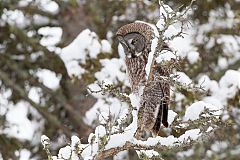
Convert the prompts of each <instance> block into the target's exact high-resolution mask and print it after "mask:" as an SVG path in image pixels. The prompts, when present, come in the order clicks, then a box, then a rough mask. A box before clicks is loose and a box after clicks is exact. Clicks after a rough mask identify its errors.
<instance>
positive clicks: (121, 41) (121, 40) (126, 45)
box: [117, 35, 129, 48]
mask: <svg viewBox="0 0 240 160" xmlns="http://www.w3.org/2000/svg"><path fill="white" fill-rule="evenodd" d="M117 39H118V41H119V42H120V43H121V44H122V45H123V46H124V47H126V48H129V46H128V44H127V42H126V41H125V40H124V39H123V37H122V36H119V35H118V36H117Z"/></svg>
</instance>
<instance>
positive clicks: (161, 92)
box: [116, 22, 170, 135]
mask: <svg viewBox="0 0 240 160" xmlns="http://www.w3.org/2000/svg"><path fill="white" fill-rule="evenodd" d="M116 35H117V39H118V40H119V42H120V44H121V45H122V47H123V49H124V53H125V55H126V57H125V62H126V65H127V73H128V76H129V80H130V84H131V90H132V92H133V93H134V94H138V95H139V94H140V93H139V88H140V87H141V86H144V90H143V93H142V95H140V96H141V101H140V108H139V111H138V128H139V129H140V130H142V131H144V130H147V131H151V132H152V133H153V134H154V135H157V134H158V133H159V131H160V126H161V124H163V125H164V126H165V127H168V122H167V119H168V105H169V94H170V86H169V83H167V82H165V81H163V80H162V79H161V76H164V77H169V74H170V73H169V72H170V71H169V69H168V67H166V66H165V67H164V66H162V65H161V64H160V65H159V64H156V62H153V63H155V64H156V65H152V66H154V67H153V68H151V70H152V77H149V78H148V80H146V71H145V67H146V64H147V62H148V55H149V52H150V51H151V43H152V39H153V38H154V31H153V29H152V27H151V26H150V25H148V24H145V23H140V22H135V23H130V24H127V25H124V26H122V27H121V28H120V29H119V30H118V31H117V33H116ZM163 49H168V47H167V45H165V44H164V45H163V46H162V50H163Z"/></svg>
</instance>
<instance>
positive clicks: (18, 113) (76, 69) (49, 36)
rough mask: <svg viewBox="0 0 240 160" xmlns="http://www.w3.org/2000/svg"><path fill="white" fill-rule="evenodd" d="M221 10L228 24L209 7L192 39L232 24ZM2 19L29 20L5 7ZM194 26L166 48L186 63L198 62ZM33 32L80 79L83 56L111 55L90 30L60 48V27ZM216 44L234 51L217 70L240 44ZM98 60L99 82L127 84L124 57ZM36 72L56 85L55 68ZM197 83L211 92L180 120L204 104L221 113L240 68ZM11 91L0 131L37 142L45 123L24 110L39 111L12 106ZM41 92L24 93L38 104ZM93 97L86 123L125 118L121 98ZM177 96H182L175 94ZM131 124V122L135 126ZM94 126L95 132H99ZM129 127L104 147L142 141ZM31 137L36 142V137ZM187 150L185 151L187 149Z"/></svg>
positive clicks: (45, 1)
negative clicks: (4, 125)
mask: <svg viewBox="0 0 240 160" xmlns="http://www.w3.org/2000/svg"><path fill="white" fill-rule="evenodd" d="M19 3H20V4H21V5H22V6H24V5H26V4H27V3H28V0H21V1H20V2H19ZM38 3H39V5H40V6H41V7H43V8H44V9H45V10H47V11H50V12H52V13H55V14H56V13H57V12H58V6H57V4H56V3H55V2H52V1H50V0H41V1H40V0H39V1H38ZM225 9H226V10H227V11H228V12H227V13H228V22H225V23H222V21H223V20H221V19H220V18H218V17H219V15H218V14H219V13H220V12H221V11H212V12H211V14H210V17H209V23H207V24H205V25H202V26H198V28H200V32H202V34H199V35H198V36H197V37H196V40H197V41H198V42H199V43H201V42H202V39H203V38H204V36H203V34H204V33H205V32H206V31H208V30H210V29H211V28H213V27H221V28H231V27H232V25H233V24H234V23H235V21H236V20H235V19H234V16H233V15H234V13H233V12H232V11H231V10H230V8H229V6H228V5H226V6H225ZM36 18H37V19H38V20H39V19H40V20H41V21H42V23H44V22H46V19H43V18H42V17H36ZM41 21H40V23H41ZM1 23H9V24H12V25H14V24H15V25H18V26H19V27H25V26H26V25H28V23H29V22H28V20H26V19H25V17H24V15H23V14H22V13H21V12H20V11H18V10H15V11H7V10H4V14H3V16H2V17H1ZM161 24H162V22H159V23H158V27H160V28H161ZM195 27H196V26H194V25H193V26H192V28H188V30H187V31H186V32H187V33H188V34H187V35H184V38H176V39H174V40H173V41H170V42H169V45H170V47H171V48H173V49H174V50H175V51H177V54H178V55H179V56H181V57H186V58H187V59H188V61H189V63H191V64H194V63H196V62H198V61H199V60H200V56H199V53H198V51H197V49H196V48H195V47H194V46H192V42H193V36H194V34H195V30H194V28H195ZM178 30H179V25H178V24H175V25H173V26H171V27H170V28H169V30H167V32H166V34H165V36H166V37H168V36H171V34H173V33H177V32H176V31H178ZM38 32H39V34H41V35H43V38H42V39H41V41H40V43H41V44H42V45H44V46H47V47H49V49H51V50H54V49H57V50H58V54H59V55H60V57H61V58H62V60H63V61H64V63H65V65H66V68H67V71H68V73H69V75H70V76H72V75H76V76H78V77H81V74H82V73H84V69H83V68H81V67H80V66H79V63H85V61H86V57H87V55H89V56H90V58H96V57H97V55H98V54H99V53H101V52H106V53H111V44H110V42H109V41H107V40H99V38H98V36H97V35H96V34H95V33H94V32H92V31H90V30H89V29H86V30H84V31H82V32H81V33H79V35H78V36H76V39H75V40H73V42H72V43H71V44H69V45H68V46H66V47H65V48H62V49H59V48H56V47H55V45H56V44H57V43H59V42H60V40H61V35H62V29H61V28H59V27H44V28H40V29H39V31H38ZM237 40H238V41H240V37H237ZM210 42H211V41H210ZM210 42H209V44H206V45H207V46H208V47H211V45H212V44H211V43H210ZM218 43H223V44H224V46H225V47H224V50H223V52H226V53H228V52H231V53H235V54H234V56H232V58H230V59H226V58H224V57H220V58H219V61H218V64H219V68H227V66H228V65H229V64H232V63H234V62H235V61H236V60H238V59H239V58H240V46H239V45H238V44H237V43H236V39H234V38H233V37H232V36H227V35H221V36H220V37H218ZM86 51H87V52H86ZM119 52H120V53H121V54H123V53H122V52H121V47H119ZM170 56H172V55H169V54H166V55H161V56H160V57H159V62H160V61H161V60H162V59H164V58H168V57H170ZM121 57H122V56H121ZM100 62H101V64H102V65H103V68H102V69H101V70H100V71H99V72H97V73H96V74H95V75H94V76H95V77H96V79H97V80H98V81H105V82H106V83H107V84H117V82H118V81H121V82H123V84H125V85H126V86H129V82H128V79H127V76H126V74H125V72H124V70H125V69H126V68H125V64H124V60H123V59H122V58H120V59H118V58H113V59H102V60H101V61H100ZM178 75H179V76H180V78H179V81H181V82H182V83H186V84H190V83H191V82H192V80H191V79H190V78H189V77H188V76H187V74H186V73H182V72H179V73H178ZM36 76H37V77H39V78H40V80H41V81H42V82H43V84H44V85H46V86H48V87H49V88H52V89H56V88H58V86H59V81H60V79H61V76H59V75H56V74H55V73H54V72H52V71H49V70H39V71H38V72H37V74H36ZM198 84H199V85H200V84H201V85H202V86H203V87H204V88H205V89H206V90H209V91H210V93H211V95H210V96H208V97H204V98H203V99H202V101H199V102H195V103H193V104H192V105H190V106H187V109H186V113H185V116H184V119H185V120H189V119H191V120H194V119H198V118H199V115H200V113H201V112H202V111H203V110H204V108H209V109H210V110H211V109H212V110H215V109H218V110H220V111H219V112H217V113H216V114H217V115H219V114H221V113H222V109H223V108H224V105H226V104H227V100H228V99H229V98H231V97H233V96H234V95H235V94H236V92H237V91H239V89H240V72H239V70H228V71H227V72H226V73H225V74H224V76H223V77H222V78H221V79H220V81H214V80H211V79H210V78H209V77H208V76H207V75H204V74H203V75H201V76H200V77H199V79H198ZM89 87H90V88H92V89H94V88H95V89H96V88H97V86H96V83H94V84H91V85H89ZM10 94H11V92H10V91H5V92H2V93H0V115H4V114H7V122H8V124H9V128H7V129H5V130H0V133H6V134H7V135H9V136H11V137H16V138H18V139H20V140H23V141H24V140H28V141H31V140H32V139H35V140H36V138H39V136H36V135H35V131H38V130H41V126H42V125H43V123H44V122H43V121H41V122H35V121H30V120H29V119H28V118H27V113H28V112H29V111H31V112H32V113H34V114H35V116H40V115H38V114H37V113H36V111H33V110H32V109H30V108H32V107H31V106H29V104H27V103H26V102H19V103H17V104H16V105H13V104H11V103H10V102H8V100H7V97H8V96H9V95H10ZM40 95H41V91H40V90H39V89H37V88H32V89H31V92H30V94H29V98H31V99H32V100H33V101H35V102H39V101H40V100H39V99H40ZM94 96H95V97H97V98H98V101H97V103H96V104H95V105H94V106H93V108H92V109H90V110H89V111H88V112H87V113H86V117H85V121H86V122H88V124H91V123H92V122H93V121H94V120H95V117H98V116H96V115H99V116H101V115H103V116H104V115H106V113H108V112H111V114H112V115H114V116H115V118H116V119H115V120H117V117H122V118H123V119H124V117H125V115H126V114H127V108H128V106H127V104H126V103H124V102H120V100H118V99H116V98H108V99H107V100H106V97H104V96H102V95H94ZM177 96H178V97H181V98H185V97H183V96H182V95H181V94H180V93H179V95H177ZM196 108H198V109H196ZM190 113H191V114H190ZM175 116H176V113H175V112H174V111H172V110H171V111H170V112H169V122H172V121H173V120H174V117H175ZM105 118H106V116H105ZM120 119H121V118H120ZM103 123H104V122H103ZM132 125H133V126H134V124H132ZM97 129H99V133H100V134H104V132H105V131H104V128H102V127H101V126H99V127H98V128H97ZM97 129H96V131H95V132H98V130H97ZM116 129H117V128H116ZM132 131H133V130H130V131H129V132H126V133H125V135H124V136H123V135H115V136H112V137H111V138H112V139H110V142H112V143H109V145H108V146H107V147H108V148H111V147H114V146H119V145H121V144H123V143H124V142H125V141H127V140H130V141H132V142H135V143H142V142H136V140H135V139H133V138H132ZM129 135H131V136H129ZM199 135H200V134H199V131H198V130H197V129H195V130H190V131H189V132H186V133H185V134H184V135H183V136H182V137H180V138H175V137H172V136H169V137H167V138H161V137H158V138H157V139H154V140H158V141H159V142H161V143H167V144H168V145H172V144H173V143H174V142H176V141H179V140H183V139H184V138H186V137H188V136H190V137H192V138H193V139H194V138H197V137H198V136H199ZM119 139H121V141H119ZM117 140H118V142H119V143H113V142H116V141H117ZM152 140H153V139H149V140H148V141H147V142H144V143H147V144H151V143H153V141H152ZM36 141H40V139H39V140H36ZM75 141H76V139H75V140H72V143H73V142H74V143H75ZM94 147H96V146H94ZM213 147H214V146H213ZM215 147H216V145H215ZM70 148H71V147H70ZM70 148H69V147H67V148H64V149H62V150H60V151H59V157H61V156H62V157H64V156H68V154H69V152H71V149H70ZM95 149H96V150H95V151H97V148H95ZM88 152H89V150H86V152H85V154H86V156H87V155H88V154H89V153H88ZM18 154H21V155H22V157H24V158H26V157H28V156H29V152H28V151H27V150H21V151H20V152H19V153H18ZM148 154H154V153H153V152H152V151H149V152H148ZM184 154H187V153H184ZM188 154H190V152H189V153H188ZM0 159H1V158H0ZM26 159H27V158H26Z"/></svg>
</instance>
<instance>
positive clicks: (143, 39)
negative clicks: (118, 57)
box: [116, 22, 154, 58]
mask: <svg viewBox="0 0 240 160" xmlns="http://www.w3.org/2000/svg"><path fill="white" fill-rule="evenodd" d="M116 36H117V39H118V40H119V42H120V43H121V45H122V46H123V49H124V52H125V54H126V57H127V58H137V57H139V56H141V55H142V53H143V52H145V50H146V48H147V47H149V46H150V45H151V40H152V38H153V37H154V32H153V29H152V27H151V26H149V25H148V24H145V23H141V22H134V23H130V24H126V25H124V26H122V27H121V28H120V29H119V30H118V31H117V33H116Z"/></svg>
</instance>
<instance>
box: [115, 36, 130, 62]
mask: <svg viewBox="0 0 240 160" xmlns="http://www.w3.org/2000/svg"><path fill="white" fill-rule="evenodd" d="M117 39H118V41H119V42H120V43H121V45H122V46H123V48H124V49H126V50H127V52H126V54H127V57H128V58H132V57H134V54H133V51H132V48H131V47H130V46H129V45H128V43H127V42H126V41H125V39H124V38H123V37H122V36H120V35H118V36H117Z"/></svg>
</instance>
